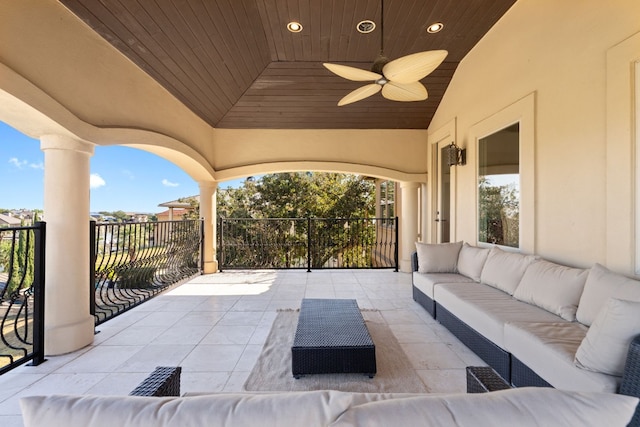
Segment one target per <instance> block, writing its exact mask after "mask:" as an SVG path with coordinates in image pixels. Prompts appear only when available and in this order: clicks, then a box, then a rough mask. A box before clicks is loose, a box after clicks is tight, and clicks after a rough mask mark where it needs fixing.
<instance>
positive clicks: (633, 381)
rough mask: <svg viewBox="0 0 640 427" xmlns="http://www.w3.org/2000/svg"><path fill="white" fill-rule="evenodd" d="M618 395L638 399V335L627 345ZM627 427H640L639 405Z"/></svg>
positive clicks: (639, 384) (639, 349)
mask: <svg viewBox="0 0 640 427" xmlns="http://www.w3.org/2000/svg"><path fill="white" fill-rule="evenodd" d="M619 393H620V394H626V395H627V396H635V397H640V335H638V336H637V337H635V338H634V339H633V340H632V341H631V344H630V345H629V351H628V352H627V362H626V364H625V366H624V372H623V374H622V383H621V384H620V391H619ZM629 427H640V405H639V406H638V408H637V409H636V414H635V415H634V416H633V419H632V420H631V422H630V423H629Z"/></svg>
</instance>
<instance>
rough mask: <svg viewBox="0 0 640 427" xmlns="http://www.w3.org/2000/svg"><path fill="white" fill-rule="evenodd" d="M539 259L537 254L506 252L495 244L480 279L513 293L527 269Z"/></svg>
mask: <svg viewBox="0 0 640 427" xmlns="http://www.w3.org/2000/svg"><path fill="white" fill-rule="evenodd" d="M537 259H538V257H536V256H535V255H523V254H520V253H517V252H505V251H503V250H502V249H500V248H498V247H497V246H494V247H493V248H491V251H490V252H489V255H488V256H487V262H485V264H484V268H483V269H482V273H481V274H480V281H481V282H482V283H484V284H487V285H489V286H493V287H494V288H498V289H500V290H502V291H504V292H506V293H508V294H509V295H513V293H514V292H515V290H516V288H517V287H518V284H519V283H520V280H522V276H524V272H525V270H526V269H527V267H529V264H531V263H533V262H535V261H536V260H537Z"/></svg>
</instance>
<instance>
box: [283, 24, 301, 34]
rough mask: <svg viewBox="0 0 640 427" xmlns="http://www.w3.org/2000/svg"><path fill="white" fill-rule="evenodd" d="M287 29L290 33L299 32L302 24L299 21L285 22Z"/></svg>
mask: <svg viewBox="0 0 640 427" xmlns="http://www.w3.org/2000/svg"><path fill="white" fill-rule="evenodd" d="M287 30H289V31H291V32H292V33H299V32H300V31H302V24H301V23H299V22H295V21H291V22H289V23H288V24H287Z"/></svg>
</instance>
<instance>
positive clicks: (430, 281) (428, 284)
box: [413, 271, 474, 299]
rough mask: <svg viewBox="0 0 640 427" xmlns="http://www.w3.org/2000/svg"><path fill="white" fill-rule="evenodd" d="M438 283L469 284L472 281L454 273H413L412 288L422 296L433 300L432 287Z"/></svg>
mask: <svg viewBox="0 0 640 427" xmlns="http://www.w3.org/2000/svg"><path fill="white" fill-rule="evenodd" d="M438 283H471V284H473V283H474V282H473V280H472V279H470V278H469V277H467V276H463V275H461V274H456V273H418V272H417V271H414V272H413V286H415V287H416V288H418V289H419V290H420V291H421V292H422V293H423V294H425V295H426V296H428V297H429V298H431V299H433V287H434V286H435V285H437V284H438Z"/></svg>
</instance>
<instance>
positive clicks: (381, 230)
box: [218, 217, 398, 271]
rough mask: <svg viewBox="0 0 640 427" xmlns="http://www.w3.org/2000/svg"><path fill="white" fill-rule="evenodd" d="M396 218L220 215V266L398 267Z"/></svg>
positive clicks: (279, 267) (294, 267)
mask: <svg viewBox="0 0 640 427" xmlns="http://www.w3.org/2000/svg"><path fill="white" fill-rule="evenodd" d="M397 225H398V218H397V217H396V218H263V219H254V218H221V219H220V223H219V228H218V235H219V250H218V254H219V256H220V259H219V261H220V268H221V269H233V268H245V269H256V268H258V269H259V268H274V269H284V268H286V269H296V268H297V269H303V268H306V269H307V271H311V269H329V268H333V269H357V268H394V269H395V270H396V271H397V270H398V245H397V242H398V226H397Z"/></svg>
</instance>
